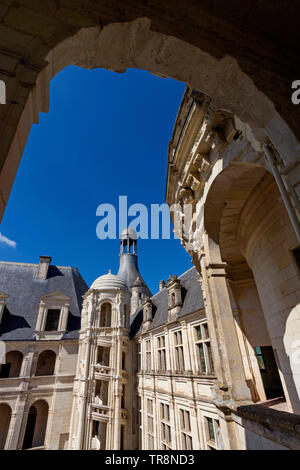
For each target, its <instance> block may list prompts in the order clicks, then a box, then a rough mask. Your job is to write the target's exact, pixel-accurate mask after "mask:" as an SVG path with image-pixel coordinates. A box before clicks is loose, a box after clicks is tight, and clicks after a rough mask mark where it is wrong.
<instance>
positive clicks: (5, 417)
mask: <svg viewBox="0 0 300 470" xmlns="http://www.w3.org/2000/svg"><path fill="white" fill-rule="evenodd" d="M10 419H11V407H10V406H9V405H7V404H6V403H0V450H3V449H5V444H6V441H7V435H8V430H9V425H10Z"/></svg>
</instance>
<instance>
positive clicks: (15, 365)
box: [0, 351, 23, 378]
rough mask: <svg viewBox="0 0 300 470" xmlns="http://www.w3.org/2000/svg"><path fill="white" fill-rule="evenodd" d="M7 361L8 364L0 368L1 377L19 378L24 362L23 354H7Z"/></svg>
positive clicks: (14, 352)
mask: <svg viewBox="0 0 300 470" xmlns="http://www.w3.org/2000/svg"><path fill="white" fill-rule="evenodd" d="M5 360H6V363H5V364H2V365H1V366H0V367H1V370H0V377H1V378H8V377H19V375H20V372H21V367H22V362H23V354H22V353H21V352H20V351H9V352H8V353H7V354H6V358H5Z"/></svg>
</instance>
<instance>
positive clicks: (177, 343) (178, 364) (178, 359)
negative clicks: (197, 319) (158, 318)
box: [174, 331, 185, 372]
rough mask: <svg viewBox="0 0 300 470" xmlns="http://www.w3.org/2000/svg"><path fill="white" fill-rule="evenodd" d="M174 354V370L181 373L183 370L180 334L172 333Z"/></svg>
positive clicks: (177, 332)
mask: <svg viewBox="0 0 300 470" xmlns="http://www.w3.org/2000/svg"><path fill="white" fill-rule="evenodd" d="M174 352H175V370H176V371H178V372H183V371H184V370H185V364H184V352H183V344H182V332H181V331H176V332H175V333H174Z"/></svg>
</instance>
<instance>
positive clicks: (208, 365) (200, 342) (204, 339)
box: [192, 321, 215, 375]
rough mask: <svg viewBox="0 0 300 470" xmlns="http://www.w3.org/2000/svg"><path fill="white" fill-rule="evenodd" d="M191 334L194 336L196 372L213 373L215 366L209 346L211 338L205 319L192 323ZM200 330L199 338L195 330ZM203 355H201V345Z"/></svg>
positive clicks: (202, 373)
mask: <svg viewBox="0 0 300 470" xmlns="http://www.w3.org/2000/svg"><path fill="white" fill-rule="evenodd" d="M192 328H193V330H192V334H193V338H194V351H195V360H196V365H197V373H198V374H199V375H215V367H214V360H213V353H212V348H211V339H210V334H209V329H208V324H207V321H202V322H200V323H197V324H194V325H192ZM198 329H199V330H200V333H201V338H199V335H198V333H197V330H198ZM200 346H202V351H203V355H202V356H201V347H200ZM202 361H204V365H205V370H203V364H202Z"/></svg>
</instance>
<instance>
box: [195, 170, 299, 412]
mask: <svg viewBox="0 0 300 470" xmlns="http://www.w3.org/2000/svg"><path fill="white" fill-rule="evenodd" d="M204 225H205V230H206V232H207V235H208V237H210V238H211V239H212V240H213V242H214V243H215V244H216V245H217V246H218V247H219V249H220V254H221V258H222V261H225V262H226V263H227V268H226V269H227V276H228V277H229V279H230V280H231V281H232V282H233V284H234V283H236V282H237V281H238V282H239V283H240V286H241V282H244V286H245V281H246V280H249V279H250V280H251V279H252V280H253V281H254V282H253V286H254V287H253V286H252V291H251V295H250V294H248V304H247V305H245V304H246V303H247V302H246V301H245V297H246V290H245V287H243V292H241V289H242V287H238V286H237V284H235V287H234V288H233V289H232V290H233V292H234V297H235V300H236V302H234V301H233V302H232V305H233V309H235V308H237V307H236V305H235V303H240V304H241V303H243V305H244V306H243V308H244V309H245V311H246V310H247V311H248V313H249V312H250V310H251V309H252V310H253V311H252V314H253V315H252V318H253V319H255V318H256V320H254V321H256V322H257V321H258V322H259V323H258V324H257V325H256V326H257V328H258V330H259V331H258V335H259V334H260V333H261V330H262V329H263V324H262V325H260V323H261V319H260V317H259V310H260V306H259V305H258V304H257V305H254V303H253V298H254V295H253V289H254V288H255V289H257V292H258V295H259V300H260V302H259V303H260V305H261V308H262V311H263V317H264V322H263V323H265V325H266V327H267V332H268V335H269V337H270V340H271V344H272V347H273V349H274V351H275V356H276V362H277V365H278V369H279V374H280V377H281V381H282V385H283V388H284V391H285V395H286V398H287V401H288V404H289V407H290V409H291V410H293V411H294V412H295V413H299V411H300V409H299V396H300V390H299V383H298V377H299V372H300V370H299V365H297V363H295V361H293V360H292V357H293V352H294V350H295V347H296V346H293V344H294V341H295V338H296V336H295V335H297V332H296V331H295V329H294V331H293V328H296V324H295V322H294V320H295V315H296V312H297V311H298V310H297V309H298V308H299V307H298V304H299V299H300V280H299V267H297V263H296V260H295V259H294V257H293V250H294V249H295V248H296V247H297V246H298V241H297V238H296V235H295V232H294V230H293V228H292V225H291V222H290V219H289V217H288V214H287V211H286V209H285V206H284V203H283V201H282V200H281V197H280V193H279V190H278V187H277V185H276V183H275V180H274V178H273V176H272V175H271V173H269V171H267V170H266V169H265V168H264V167H260V166H258V165H253V164H245V163H233V164H231V165H229V166H227V167H226V168H225V169H224V170H223V171H221V172H220V173H219V174H218V175H217V176H216V178H215V179H214V181H213V183H212V185H211V187H210V189H209V191H208V194H207V197H206V201H205V206H204ZM248 289H249V286H248ZM249 292H250V291H249ZM250 297H251V300H252V305H250V302H249V298H250ZM237 299H238V300H237ZM243 308H242V309H243ZM254 313H256V314H258V315H256V317H255V315H254ZM243 321H244V324H245V323H247V322H248V327H249V328H248V333H249V336H251V335H252V338H253V333H254V330H255V325H252V327H251V319H250V315H247V314H244V317H243ZM259 325H260V326H259ZM251 328H252V332H251V331H250V330H251ZM244 333H245V331H244ZM254 341H255V339H254ZM257 341H259V340H257ZM261 341H262V342H263V341H264V340H261ZM262 344H263V343H262ZM266 344H267V343H266ZM255 345H256V346H258V345H259V344H258V343H257V344H255Z"/></svg>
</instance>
